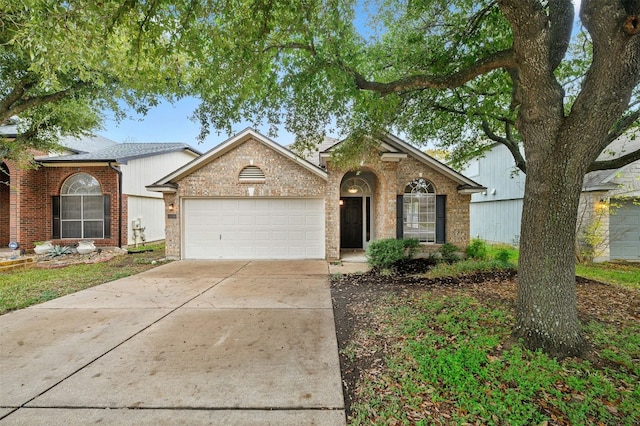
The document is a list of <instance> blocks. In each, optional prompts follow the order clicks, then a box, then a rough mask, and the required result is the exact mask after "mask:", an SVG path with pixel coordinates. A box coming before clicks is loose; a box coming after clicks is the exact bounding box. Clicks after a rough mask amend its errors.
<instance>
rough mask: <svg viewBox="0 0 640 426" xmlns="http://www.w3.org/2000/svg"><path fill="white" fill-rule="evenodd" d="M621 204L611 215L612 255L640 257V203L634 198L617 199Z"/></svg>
mask: <svg viewBox="0 0 640 426" xmlns="http://www.w3.org/2000/svg"><path fill="white" fill-rule="evenodd" d="M615 204H618V205H619V208H616V209H615V210H614V211H613V212H612V214H611V216H610V217H609V236H610V257H611V258H612V259H626V260H638V259H640V205H638V204H636V203H634V202H633V201H632V200H624V201H615Z"/></svg>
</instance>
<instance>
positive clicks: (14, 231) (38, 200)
mask: <svg viewBox="0 0 640 426" xmlns="http://www.w3.org/2000/svg"><path fill="white" fill-rule="evenodd" d="M6 165H7V168H8V170H9V178H10V186H9V189H8V191H6V190H4V189H2V190H0V220H1V221H2V222H1V223H3V225H2V228H0V245H2V246H5V247H6V245H7V244H8V243H9V241H17V242H18V243H19V244H20V246H21V248H25V249H32V248H33V247H34V244H33V243H34V241H48V240H51V241H53V243H54V244H59V245H68V244H73V243H76V242H77V241H78V239H55V240H54V239H53V237H52V235H53V220H52V197H53V196H56V195H60V188H61V187H62V184H63V183H64V181H65V180H66V179H67V178H68V177H70V176H71V175H73V174H75V173H79V172H85V173H88V174H90V175H92V176H93V177H95V178H96V179H97V180H98V182H99V183H100V186H101V188H102V193H103V194H104V195H109V196H110V199H111V205H110V210H111V237H110V238H104V239H94V241H95V244H96V246H102V247H108V246H117V245H118V243H119V239H118V230H119V229H120V227H119V222H118V218H119V196H118V173H117V172H116V171H115V170H113V169H111V168H109V167H108V166H97V167H39V168H37V169H26V170H21V169H18V168H16V167H14V166H13V165H12V164H11V163H7V164H6ZM7 198H8V203H7V202H6V201H5V200H6V199H7ZM123 206H126V197H123ZM126 210H127V209H126V208H123V209H122V215H123V216H122V225H123V226H122V229H120V231H121V235H122V241H124V243H125V244H126V241H127V239H126V238H127V211H126ZM7 223H8V226H7V225H4V224H7Z"/></svg>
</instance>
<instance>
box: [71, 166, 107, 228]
mask: <svg viewBox="0 0 640 426" xmlns="http://www.w3.org/2000/svg"><path fill="white" fill-rule="evenodd" d="M104 209H105V202H104V196H103V195H102V189H101V188H100V183H99V182H98V180H97V179H96V178H95V177H93V176H91V175H90V174H89V173H76V174H75V175H73V176H71V177H69V178H68V179H67V180H66V181H65V182H64V183H63V184H62V188H61V189H60V238H104V236H105V235H104V227H105V218H104Z"/></svg>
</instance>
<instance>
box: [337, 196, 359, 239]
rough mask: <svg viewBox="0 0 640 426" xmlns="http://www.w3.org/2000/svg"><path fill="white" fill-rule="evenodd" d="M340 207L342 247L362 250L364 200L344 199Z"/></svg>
mask: <svg viewBox="0 0 640 426" xmlns="http://www.w3.org/2000/svg"><path fill="white" fill-rule="evenodd" d="M342 201H343V203H344V204H343V205H342V206H340V247H341V248H362V198H343V199H342Z"/></svg>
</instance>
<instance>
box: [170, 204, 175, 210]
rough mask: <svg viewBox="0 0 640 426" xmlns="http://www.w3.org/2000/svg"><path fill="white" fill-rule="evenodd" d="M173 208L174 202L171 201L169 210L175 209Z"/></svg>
mask: <svg viewBox="0 0 640 426" xmlns="http://www.w3.org/2000/svg"><path fill="white" fill-rule="evenodd" d="M173 208H174V205H173V203H170V204H169V211H173Z"/></svg>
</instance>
